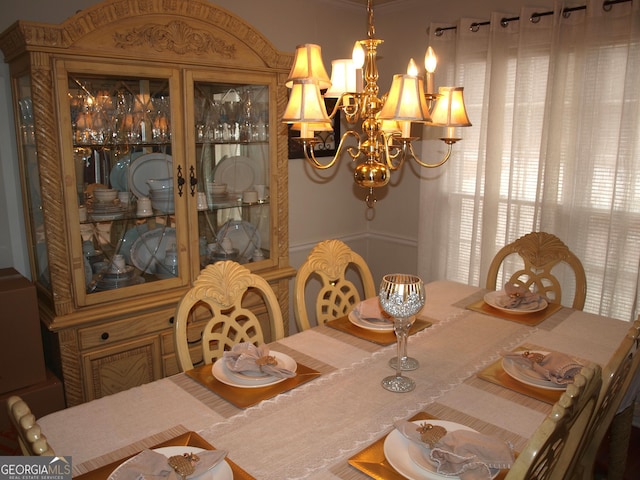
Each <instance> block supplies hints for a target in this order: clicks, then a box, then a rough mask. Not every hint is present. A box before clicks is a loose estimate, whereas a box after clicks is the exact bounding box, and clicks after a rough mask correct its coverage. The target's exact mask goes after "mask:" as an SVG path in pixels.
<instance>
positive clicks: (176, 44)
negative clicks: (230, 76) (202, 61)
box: [113, 20, 236, 58]
mask: <svg viewBox="0 0 640 480" xmlns="http://www.w3.org/2000/svg"><path fill="white" fill-rule="evenodd" d="M113 40H114V43H115V46H116V47H119V48H129V47H133V46H135V47H145V48H151V49H153V50H155V51H157V52H165V51H169V52H173V53H175V54H178V55H183V54H186V53H197V54H203V55H204V54H209V53H211V54H215V55H219V56H222V57H225V58H234V57H235V56H236V46H235V44H233V43H229V42H227V41H225V40H224V39H222V38H220V37H218V36H216V35H213V34H212V33H210V32H208V31H206V30H203V29H196V28H193V27H191V26H190V25H188V24H186V23H185V22H182V21H178V20H173V21H171V22H169V24H168V25H162V24H158V23H151V24H147V25H143V26H141V27H136V28H133V29H130V30H128V31H126V32H123V33H121V32H117V33H115V34H114V36H113Z"/></svg>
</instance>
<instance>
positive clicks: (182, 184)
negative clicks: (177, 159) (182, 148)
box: [177, 165, 186, 196]
mask: <svg viewBox="0 0 640 480" xmlns="http://www.w3.org/2000/svg"><path fill="white" fill-rule="evenodd" d="M177 177H178V195H179V196H182V187H183V186H184V184H185V182H186V180H185V179H184V176H183V175H182V167H181V166H180V165H178V175H177Z"/></svg>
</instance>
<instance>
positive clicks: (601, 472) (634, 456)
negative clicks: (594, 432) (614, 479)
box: [594, 427, 640, 480]
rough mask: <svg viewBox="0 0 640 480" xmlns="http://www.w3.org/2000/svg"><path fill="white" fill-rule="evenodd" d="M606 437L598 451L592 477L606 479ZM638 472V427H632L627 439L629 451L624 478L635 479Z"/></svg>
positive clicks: (639, 463)
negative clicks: (629, 436) (628, 439)
mask: <svg viewBox="0 0 640 480" xmlns="http://www.w3.org/2000/svg"><path fill="white" fill-rule="evenodd" d="M607 446H608V437H607V438H605V440H604V441H603V442H602V447H601V448H600V451H599V452H598V459H597V460H596V468H595V472H594V473H595V474H594V479H596V480H606V479H607V467H608V465H607V464H608V461H607V460H608V459H607V455H608V449H607ZM638 472H640V428H639V427H633V429H632V430H631V439H630V441H629V453H628V454H627V465H626V468H625V475H624V480H636V479H637V478H638V475H639V474H638Z"/></svg>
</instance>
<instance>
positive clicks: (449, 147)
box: [403, 142, 453, 168]
mask: <svg viewBox="0 0 640 480" xmlns="http://www.w3.org/2000/svg"><path fill="white" fill-rule="evenodd" d="M403 143H404V146H403V150H406V149H407V148H408V150H409V156H410V157H411V158H413V159H414V160H415V161H416V163H417V164H418V165H420V166H421V167H425V168H436V167H440V166H441V165H444V164H445V162H446V161H447V160H449V157H450V156H451V151H452V150H453V143H450V142H446V144H447V151H446V153H445V155H444V157H443V158H442V160H440V161H439V162H438V163H425V162H423V161H422V160H420V159H419V158H418V157H417V156H416V153H415V152H414V150H413V144H412V143H411V142H403Z"/></svg>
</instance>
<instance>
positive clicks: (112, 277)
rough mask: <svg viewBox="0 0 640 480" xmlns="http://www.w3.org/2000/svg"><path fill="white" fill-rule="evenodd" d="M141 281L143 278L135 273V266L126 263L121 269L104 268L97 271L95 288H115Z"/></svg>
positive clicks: (99, 289)
mask: <svg viewBox="0 0 640 480" xmlns="http://www.w3.org/2000/svg"><path fill="white" fill-rule="evenodd" d="M143 282H144V278H142V277H141V276H140V275H137V274H136V270H135V268H133V267H132V266H131V265H127V266H126V267H125V268H123V269H121V270H110V269H105V270H102V271H101V272H99V273H98V278H97V282H96V290H97V291H103V290H115V289H116V288H122V287H129V286H131V285H138V284H139V283H143Z"/></svg>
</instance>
